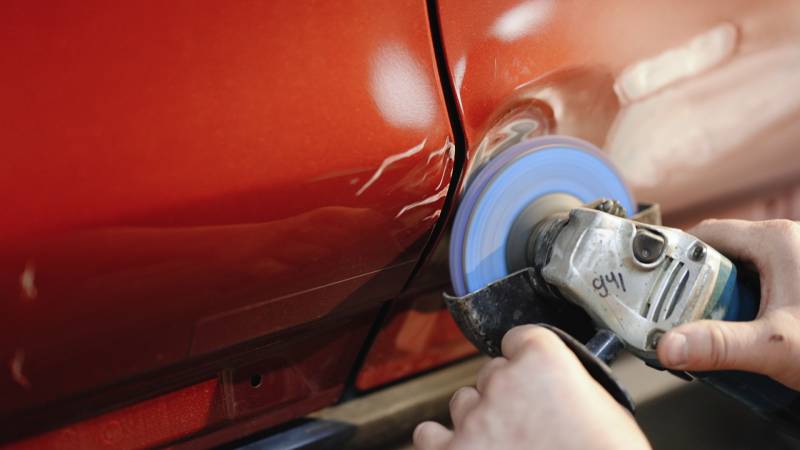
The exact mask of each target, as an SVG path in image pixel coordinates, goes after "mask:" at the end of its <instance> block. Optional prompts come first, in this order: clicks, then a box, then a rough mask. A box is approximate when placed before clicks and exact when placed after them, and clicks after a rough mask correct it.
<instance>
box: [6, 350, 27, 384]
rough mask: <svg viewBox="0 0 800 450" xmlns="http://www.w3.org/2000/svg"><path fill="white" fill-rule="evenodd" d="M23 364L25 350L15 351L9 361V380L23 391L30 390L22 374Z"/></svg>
mask: <svg viewBox="0 0 800 450" xmlns="http://www.w3.org/2000/svg"><path fill="white" fill-rule="evenodd" d="M24 363H25V350H23V349H21V348H20V349H17V351H16V353H14V357H13V358H12V359H11V364H10V367H11V378H12V379H13V380H14V381H15V382H16V383H17V384H19V385H20V386H22V387H23V388H25V389H30V388H31V382H30V380H28V378H27V377H26V376H25V375H24V374H23V373H22V365H23V364H24Z"/></svg>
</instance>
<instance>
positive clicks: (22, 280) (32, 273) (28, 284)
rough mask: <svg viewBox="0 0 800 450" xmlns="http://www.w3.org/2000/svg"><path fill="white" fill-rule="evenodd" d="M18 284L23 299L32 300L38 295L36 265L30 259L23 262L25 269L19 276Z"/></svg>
mask: <svg viewBox="0 0 800 450" xmlns="http://www.w3.org/2000/svg"><path fill="white" fill-rule="evenodd" d="M19 286H20V289H21V291H22V296H23V297H24V298H25V299H28V300H34V299H35V298H36V296H37V295H39V291H38V289H36V265H35V264H34V263H33V261H32V260H29V261H28V262H27V263H26V264H25V270H23V271H22V274H21V275H20V276H19Z"/></svg>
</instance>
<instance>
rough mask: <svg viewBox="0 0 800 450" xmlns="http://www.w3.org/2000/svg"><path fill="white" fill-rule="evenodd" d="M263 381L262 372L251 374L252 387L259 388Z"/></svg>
mask: <svg viewBox="0 0 800 450" xmlns="http://www.w3.org/2000/svg"><path fill="white" fill-rule="evenodd" d="M261 381H262V380H261V374H260V373H256V374H253V375H251V376H250V387H252V388H254V389H255V388H258V387H261Z"/></svg>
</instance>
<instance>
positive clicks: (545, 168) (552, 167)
mask: <svg viewBox="0 0 800 450" xmlns="http://www.w3.org/2000/svg"><path fill="white" fill-rule="evenodd" d="M549 194H566V195H567V196H571V197H574V198H576V199H577V200H578V201H579V202H580V203H588V202H591V201H594V200H597V199H598V198H609V199H614V200H616V201H618V202H620V203H621V204H622V206H624V207H625V210H626V211H627V212H628V213H629V214H633V213H634V212H635V211H636V203H635V202H634V200H633V196H632V195H631V193H630V192H629V191H628V189H627V187H626V186H625V183H624V182H623V181H622V178H621V177H620V175H619V173H618V172H617V171H616V170H615V169H614V168H613V167H612V165H611V162H610V161H609V160H608V159H606V158H605V156H603V154H602V153H601V151H600V150H599V149H597V147H595V146H594V145H592V144H590V143H588V142H585V141H582V140H580V139H575V138H571V137H565V136H544V137H540V138H536V139H532V140H530V141H526V142H522V143H519V144H517V145H515V146H513V147H511V148H509V149H507V150H505V151H504V152H502V153H501V154H498V155H497V156H495V157H494V158H493V159H492V160H491V161H489V162H488V163H487V164H486V165H485V166H484V167H482V168H481V169H480V171H479V172H478V173H477V174H476V175H475V177H474V178H473V179H472V180H471V181H470V184H469V186H468V188H467V190H466V191H465V192H464V194H463V195H462V197H461V200H460V204H459V206H458V210H457V212H456V216H455V220H454V222H453V229H452V234H451V238H450V277H451V279H452V283H453V289H454V290H455V294H456V295H458V296H463V295H466V294H468V293H470V292H473V291H476V290H478V289H480V288H482V287H485V286H486V285H488V284H489V283H491V282H493V281H496V280H498V279H500V278H503V277H504V276H506V275H508V274H510V270H509V267H508V264H507V255H506V249H507V244H508V239H509V234H510V232H511V229H512V226H513V225H514V222H515V221H516V220H517V218H518V217H519V216H520V214H522V212H523V211H525V210H526V208H527V207H528V206H529V205H531V204H532V203H533V202H535V201H537V200H538V199H541V198H542V197H544V196H547V195H549Z"/></svg>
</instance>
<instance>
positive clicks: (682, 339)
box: [658, 333, 689, 369]
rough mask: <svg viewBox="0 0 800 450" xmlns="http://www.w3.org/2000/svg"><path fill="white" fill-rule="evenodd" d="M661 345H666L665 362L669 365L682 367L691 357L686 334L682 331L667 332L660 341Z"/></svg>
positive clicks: (677, 367) (676, 367)
mask: <svg viewBox="0 0 800 450" xmlns="http://www.w3.org/2000/svg"><path fill="white" fill-rule="evenodd" d="M658 345H659V346H664V347H666V348H665V349H664V359H666V361H664V363H665V364H666V365H667V366H668V367H672V368H675V369H680V368H681V367H683V366H684V365H686V362H687V360H688V359H689V346H688V344H687V342H686V336H684V335H683V334H681V333H667V334H666V335H665V336H664V337H662V338H661V341H660V342H659V343H658Z"/></svg>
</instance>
